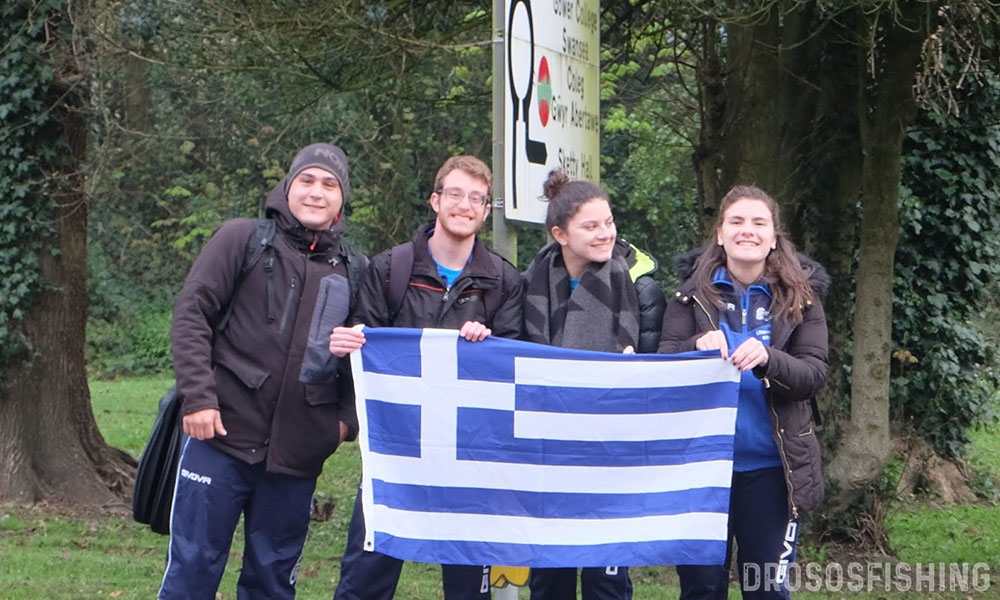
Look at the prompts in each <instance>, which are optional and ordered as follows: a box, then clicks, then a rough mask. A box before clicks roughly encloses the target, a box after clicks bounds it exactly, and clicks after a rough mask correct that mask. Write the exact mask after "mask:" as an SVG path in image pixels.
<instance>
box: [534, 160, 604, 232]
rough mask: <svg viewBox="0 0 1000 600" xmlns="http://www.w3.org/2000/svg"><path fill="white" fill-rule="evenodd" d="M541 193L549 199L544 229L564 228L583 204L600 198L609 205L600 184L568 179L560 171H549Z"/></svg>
mask: <svg viewBox="0 0 1000 600" xmlns="http://www.w3.org/2000/svg"><path fill="white" fill-rule="evenodd" d="M542 193H543V194H544V195H545V197H546V198H548V199H549V210H548V212H546V213H545V229H547V230H548V231H550V232H551V231H552V228H553V227H559V228H560V229H566V223H568V222H569V220H570V219H572V218H573V215H575V214H576V213H577V211H579V210H580V207H581V206H583V205H584V204H586V203H588V202H590V201H591V200H594V199H596V198H600V199H601V200H604V201H605V202H607V203H608V206H611V200H609V199H608V193H607V192H605V191H604V188H602V187H601V186H599V185H597V184H594V183H591V182H589V181H570V180H569V176H568V175H566V174H565V173H563V172H562V171H551V172H550V173H549V177H548V179H546V180H545V183H544V184H542Z"/></svg>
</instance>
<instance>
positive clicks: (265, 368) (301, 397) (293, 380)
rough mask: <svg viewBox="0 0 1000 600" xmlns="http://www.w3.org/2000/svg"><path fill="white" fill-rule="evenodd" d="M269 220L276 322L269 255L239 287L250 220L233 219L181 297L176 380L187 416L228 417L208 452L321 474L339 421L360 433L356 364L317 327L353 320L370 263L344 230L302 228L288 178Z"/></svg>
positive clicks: (273, 199) (271, 198) (272, 202)
mask: <svg viewBox="0 0 1000 600" xmlns="http://www.w3.org/2000/svg"><path fill="white" fill-rule="evenodd" d="M267 216H268V217H269V218H272V219H275V221H276V225H277V227H276V234H275V237H274V241H273V244H272V247H273V250H274V255H273V256H274V260H273V266H272V267H271V268H272V269H273V270H272V272H271V273H272V276H273V279H272V282H273V284H272V285H273V287H272V289H273V294H272V297H271V299H270V306H271V308H272V315H273V320H269V319H268V315H267V308H266V307H267V304H268V293H267V280H268V275H267V269H268V264H267V263H268V262H269V261H268V259H267V254H266V253H265V255H264V257H262V258H261V260H260V261H259V262H258V263H257V264H256V266H255V267H254V268H253V270H251V271H250V272H249V273H247V274H246V275H245V276H244V277H243V279H242V280H239V275H240V270H241V267H242V264H243V258H244V255H245V254H246V248H247V242H248V241H249V238H250V236H251V235H252V233H253V231H254V222H253V220H251V219H234V220H231V221H227V222H226V223H223V224H222V226H220V227H219V229H218V230H216V232H215V233H214V234H213V235H212V238H211V239H210V240H209V241H208V243H207V244H206V245H205V248H204V249H203V250H202V252H201V254H200V255H199V256H198V258H197V260H195V262H194V265H193V266H192V267H191V271H190V273H189V274H188V277H187V279H186V280H185V282H184V287H183V288H182V290H181V292H180V295H179V297H178V298H177V304H176V306H175V308H174V321H173V327H172V329H171V338H172V341H173V354H174V371H175V373H176V375H177V387H178V391H179V393H180V395H181V397H182V398H183V405H182V412H183V414H189V413H192V412H195V411H198V410H202V409H206V408H218V409H219V410H220V412H221V416H222V423H223V425H224V426H225V428H226V430H227V432H228V434H227V435H226V436H224V437H220V436H216V437H214V438H211V439H209V440H206V441H207V442H208V443H210V444H211V445H212V446H214V447H215V448H218V449H219V450H221V451H223V452H225V453H227V454H229V455H231V456H234V457H236V458H239V459H241V460H244V461H246V462H248V463H251V464H255V463H259V462H261V461H265V460H266V468H267V470H268V471H269V472H274V473H283V474H287V475H293V476H297V477H315V476H317V475H319V473H320V472H321V471H322V467H323V461H324V460H325V459H326V458H327V457H328V456H329V455H330V454H332V453H333V451H334V450H335V449H336V447H337V444H338V442H339V438H340V425H339V422H340V421H343V422H345V423H347V425H348V430H349V432H348V439H353V437H354V436H356V435H357V417H356V415H355V414H354V387H353V381H352V379H351V374H350V363H349V362H348V361H346V360H345V361H338V360H336V358H335V357H333V356H332V355H331V354H330V353H329V335H330V332H329V330H325V331H321V329H325V328H326V327H330V329H332V326H331V323H332V324H334V325H336V324H340V323H343V322H344V321H345V320H346V317H347V315H348V313H349V309H350V306H349V303H350V295H351V293H350V290H351V289H355V288H356V286H357V284H358V281H357V280H358V279H359V278H360V274H361V273H363V270H364V267H365V265H366V264H367V259H366V258H365V256H364V255H363V254H361V253H359V252H358V251H356V250H354V249H353V248H351V247H350V246H349V245H347V244H346V243H341V241H340V227H339V226H337V225H335V226H334V227H332V228H331V229H330V230H327V231H323V232H319V233H316V232H313V231H311V230H308V229H305V228H304V227H302V225H301V224H299V222H298V221H297V220H296V219H295V218H294V217H293V216H292V214H291V213H290V212H289V210H288V202H287V200H286V198H285V194H284V182H283V181H282V182H279V184H278V185H277V187H275V188H274V190H272V191H271V193H270V194H269V195H268V199H267ZM345 279H353V280H354V281H345ZM230 303H231V305H232V308H231V311H232V312H231V315H230V318H229V321H228V323H227V324H226V326H225V328H224V329H222V330H221V331H219V330H218V327H219V322H220V320H221V319H222V316H223V314H224V313H225V311H226V307H227V306H228V305H229V304H230ZM314 312H315V314H314ZM312 329H315V331H313V330H312ZM322 350H325V352H323V351H322Z"/></svg>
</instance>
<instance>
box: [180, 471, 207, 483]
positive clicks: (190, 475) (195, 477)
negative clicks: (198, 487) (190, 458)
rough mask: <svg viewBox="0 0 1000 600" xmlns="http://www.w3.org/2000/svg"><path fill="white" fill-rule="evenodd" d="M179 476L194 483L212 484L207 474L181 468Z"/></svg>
mask: <svg viewBox="0 0 1000 600" xmlns="http://www.w3.org/2000/svg"><path fill="white" fill-rule="evenodd" d="M181 477H183V478H184V479H190V480H191V481H193V482H195V483H201V484H204V485H212V478H211V477H209V476H208V475H199V474H197V473H194V472H192V471H188V470H187V469H181Z"/></svg>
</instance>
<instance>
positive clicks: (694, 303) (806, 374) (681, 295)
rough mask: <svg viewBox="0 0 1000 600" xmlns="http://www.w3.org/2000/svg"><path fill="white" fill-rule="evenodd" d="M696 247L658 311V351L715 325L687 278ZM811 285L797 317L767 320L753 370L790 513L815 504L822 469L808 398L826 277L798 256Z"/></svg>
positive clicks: (823, 361) (821, 375) (822, 357)
mask: <svg viewBox="0 0 1000 600" xmlns="http://www.w3.org/2000/svg"><path fill="white" fill-rule="evenodd" d="M699 254H700V251H696V252H694V253H689V254H686V255H684V256H683V257H681V258H680V259H679V261H678V267H679V268H678V271H679V274H680V275H681V278H682V280H683V283H682V284H681V286H680V290H678V291H677V292H676V293H675V294H674V297H673V299H672V300H671V302H670V303H669V304H668V306H667V310H666V312H665V313H664V315H663V330H662V332H661V336H660V347H659V351H660V352H662V353H675V352H688V351H692V350H695V341H696V340H697V339H698V338H699V337H701V336H702V335H703V334H705V333H706V332H708V331H710V330H714V329H718V324H719V319H720V314H719V308H718V307H711V306H708V305H707V303H706V302H705V301H703V300H702V299H700V298H699V297H698V296H697V293H696V291H695V283H694V281H692V280H691V279H690V276H691V274H692V272H693V269H694V260H695V259H696V258H697V257H698V255H699ZM799 260H800V262H801V263H802V265H803V267H804V268H805V269H806V270H807V271H811V275H810V278H809V281H810V283H811V284H812V287H813V290H814V291H815V292H816V293H815V294H814V296H813V298H814V299H813V300H812V301H811V302H809V303H808V305H807V306H805V307H804V309H803V311H802V322H801V323H799V324H798V325H795V326H791V325H789V324H788V323H787V322H785V321H783V320H776V321H774V322H772V324H771V345H770V346H768V348H767V351H768V362H767V365H765V366H764V367H758V368H755V369H754V371H753V373H754V375H756V376H757V377H758V378H759V379H761V380H762V381H763V382H764V387H765V396H766V398H767V405H768V412H769V414H770V416H771V426H772V427H771V428H772V435H773V436H774V441H775V444H776V445H777V447H778V453H779V454H780V455H781V462H782V465H783V467H784V471H785V483H786V485H787V487H788V506H789V512H790V513H791V515H790V516H791V517H792V518H798V517H799V516H801V514H802V513H804V512H806V511H808V510H810V509H812V508H814V507H816V506H817V505H818V504H819V503H820V502H821V501H822V500H823V472H822V464H821V459H820V449H819V442H818V440H817V439H816V428H815V423H814V421H813V413H812V403H811V400H812V399H813V398H814V397H815V395H816V394H817V392H819V390H820V388H822V387H823V383H824V382H825V381H826V370H827V354H828V350H827V327H826V316H825V314H824V312H823V305H822V302H821V301H820V298H821V297H822V296H824V295H825V294H826V291H827V289H828V288H829V285H830V278H829V276H828V275H827V273H826V271H825V270H824V269H823V267H821V266H820V265H819V264H818V263H816V262H814V261H812V260H810V259H808V258H806V257H804V256H802V255H800V256H799Z"/></svg>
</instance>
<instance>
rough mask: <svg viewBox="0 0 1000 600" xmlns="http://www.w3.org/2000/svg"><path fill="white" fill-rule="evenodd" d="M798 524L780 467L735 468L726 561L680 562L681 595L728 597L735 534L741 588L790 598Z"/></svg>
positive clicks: (695, 599)
mask: <svg viewBox="0 0 1000 600" xmlns="http://www.w3.org/2000/svg"><path fill="white" fill-rule="evenodd" d="M797 533H798V525H797V523H795V522H794V521H789V520H788V493H787V487H786V484H785V474H784V472H783V469H782V468H781V467H775V468H770V469H759V470H757V471H744V472H733V485H732V492H731V494H730V497H729V544H728V546H727V548H726V563H725V565H718V566H694V565H678V566H677V575H678V576H679V578H680V582H681V600H726V598H727V594H728V590H729V563H730V561H731V560H732V556H731V555H732V539H733V537H735V538H736V545H737V565H738V570H737V573H738V574H739V578H740V588H741V590H742V592H743V598H744V599H745V600H751V599H752V600H787V599H788V598H790V597H791V594H790V592H789V591H788V587H787V585H783V584H781V583H780V581H781V575H780V573H779V571H780V568H781V565H782V563H784V564H788V563H791V562H792V561H794V560H795V542H796V539H797Z"/></svg>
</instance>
